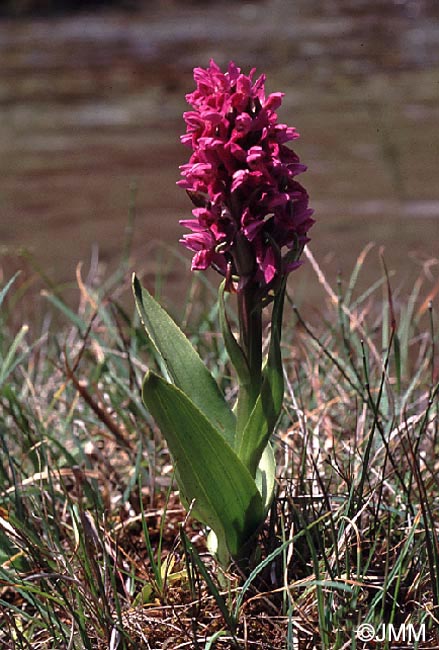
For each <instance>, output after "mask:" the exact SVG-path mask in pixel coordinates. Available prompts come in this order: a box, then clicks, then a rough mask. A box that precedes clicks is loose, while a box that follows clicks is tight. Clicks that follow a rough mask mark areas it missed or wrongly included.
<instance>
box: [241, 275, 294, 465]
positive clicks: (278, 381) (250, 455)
mask: <svg viewBox="0 0 439 650" xmlns="http://www.w3.org/2000/svg"><path fill="white" fill-rule="evenodd" d="M284 297H285V283H283V285H282V287H281V288H280V290H279V292H278V293H277V295H276V297H275V299H274V305H273V313H272V317H271V339H270V347H269V350H268V357H267V362H266V364H265V366H264V369H263V373H262V387H261V393H260V395H259V397H258V399H257V400H256V404H255V406H254V408H253V411H252V412H251V414H250V417H249V419H248V422H247V424H246V426H245V428H244V431H243V432H242V434H241V435H240V438H239V440H237V442H236V451H237V454H238V456H239V458H240V459H241V460H242V462H243V463H244V465H245V466H246V467H247V468H248V470H249V472H250V474H251V475H252V476H255V475H256V469H257V467H258V464H259V461H260V459H261V456H262V453H263V451H264V449H265V448H266V446H267V444H268V441H269V439H270V436H271V434H272V433H273V429H274V427H275V425H276V423H277V420H278V419H279V415H280V412H281V409H282V402H283V395H284V378H283V369H282V356H281V350H280V338H281V331H282V314H283V303H284Z"/></svg>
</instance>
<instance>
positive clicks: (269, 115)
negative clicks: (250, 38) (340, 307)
mask: <svg viewBox="0 0 439 650" xmlns="http://www.w3.org/2000/svg"><path fill="white" fill-rule="evenodd" d="M254 74H255V69H252V70H251V71H250V73H249V74H244V73H243V72H241V69H240V68H239V67H238V66H237V65H236V64H235V63H234V62H233V61H231V62H230V63H229V65H228V67H227V69H226V71H225V72H223V71H222V70H221V68H220V67H219V66H218V65H217V64H216V62H215V61H214V60H211V61H210V63H209V66H208V67H207V68H206V69H204V68H195V69H194V80H195V83H196V88H195V90H194V91H193V92H192V93H189V94H187V95H186V99H187V101H188V103H189V104H190V105H191V110H188V111H186V112H185V113H184V120H185V122H186V133H185V134H184V135H183V136H182V137H181V141H182V143H183V144H185V145H186V146H189V147H190V148H191V149H192V155H191V157H190V160H189V162H188V163H186V164H184V165H182V166H181V168H180V169H181V175H182V179H181V180H180V181H178V185H179V186H180V187H183V188H185V189H186V190H187V192H188V194H189V196H190V197H191V198H192V201H193V203H194V206H195V208H194V209H193V211H192V213H193V218H192V219H184V220H182V221H181V222H180V223H181V225H183V226H184V227H186V228H187V229H188V230H189V231H190V233H188V234H186V235H184V236H183V237H182V239H181V243H182V244H183V245H184V246H185V247H186V248H188V249H190V250H192V251H193V252H194V253H195V254H194V257H193V261H192V268H193V269H198V270H205V269H206V268H208V267H209V266H212V267H214V268H215V269H216V270H218V271H219V272H220V273H222V274H223V275H227V277H228V283H227V286H228V287H229V288H230V287H231V286H232V285H233V287H237V291H238V292H240V291H243V290H244V289H246V288H247V287H253V288H258V289H259V290H260V292H261V296H263V295H264V292H267V291H268V289H267V287H269V286H272V285H273V281H275V280H276V278H279V279H280V278H281V277H282V276H284V275H287V274H288V273H290V272H291V271H293V270H294V269H296V268H297V267H298V266H299V265H300V262H299V261H298V260H296V261H294V262H291V261H290V260H291V258H292V253H297V255H299V254H300V252H301V248H302V247H303V245H304V244H305V243H306V242H307V241H308V240H309V238H308V231H309V229H310V228H311V227H312V225H313V223H314V220H313V219H312V218H311V215H312V210H311V209H310V208H309V207H308V194H307V192H306V190H305V189H304V188H303V187H302V186H301V185H300V184H299V183H298V182H297V181H296V180H295V177H296V176H297V175H298V174H301V173H303V172H304V171H305V170H306V166H305V165H303V164H302V163H301V161H300V159H299V156H298V155H297V154H296V153H295V152H294V151H293V150H292V149H290V148H289V147H288V146H286V144H285V143H287V142H290V141H292V140H296V139H297V138H298V137H299V134H298V133H297V131H296V129H295V128H294V127H292V126H288V125H287V124H283V123H279V122H278V118H277V113H276V111H277V110H278V109H279V108H280V107H281V104H282V99H283V97H284V93H282V92H274V93H270V94H268V95H266V93H265V75H261V76H260V77H258V78H257V79H256V81H254V80H253V75H254ZM288 249H292V251H289V250H288ZM285 251H286V252H285ZM243 255H244V258H245V264H244V263H243V259H244V258H243ZM284 258H285V259H284ZM231 278H233V282H232V281H231Z"/></svg>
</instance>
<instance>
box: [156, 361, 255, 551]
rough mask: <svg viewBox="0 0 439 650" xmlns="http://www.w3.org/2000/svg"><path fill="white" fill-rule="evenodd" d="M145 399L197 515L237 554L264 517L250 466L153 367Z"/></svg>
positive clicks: (195, 407) (181, 484) (182, 488)
mask: <svg viewBox="0 0 439 650" xmlns="http://www.w3.org/2000/svg"><path fill="white" fill-rule="evenodd" d="M143 400H144V402H145V405H146V406H147V408H148V409H149V411H150V412H151V415H152V416H153V417H154V419H155V421H156V422H157V424H158V426H159V427H160V429H161V431H162V433H163V435H164V437H165V438H166V442H167V443H168V447H169V450H170V452H171V454H172V457H173V459H174V462H175V466H176V470H177V474H176V475H178V480H179V482H180V487H181V490H182V492H183V493H184V497H185V498H186V499H187V501H188V502H192V501H193V500H195V503H194V509H193V513H194V515H195V516H196V517H197V518H198V519H199V520H200V521H201V522H202V523H204V524H206V525H207V526H209V527H210V528H212V529H213V530H214V531H215V534H216V535H217V537H218V540H219V543H220V544H221V541H222V540H225V542H226V544H227V548H228V550H229V552H230V554H231V555H232V556H235V557H236V556H238V555H239V551H240V549H242V547H243V546H244V544H245V543H246V542H248V540H249V539H250V538H251V536H252V535H253V534H254V533H255V532H256V531H257V529H258V528H259V526H260V525H261V523H262V522H263V520H264V509H263V505H262V499H261V495H260V493H259V491H258V488H257V487H256V484H255V482H254V480H253V479H252V477H251V476H250V474H249V472H248V470H247V469H246V468H245V467H244V465H243V464H242V463H241V461H240V460H239V458H238V457H237V455H236V454H235V452H234V451H233V449H232V448H231V447H230V446H229V445H228V444H227V442H226V441H225V440H224V438H223V437H222V436H221V434H220V433H219V432H218V431H217V429H215V428H214V427H213V425H212V424H211V422H210V421H209V420H208V419H207V418H206V417H205V416H204V415H203V413H202V412H201V411H200V410H199V409H198V408H197V406H196V405H195V404H194V403H193V402H192V401H191V400H190V399H189V397H188V396H187V395H185V394H184V393H183V392H182V391H181V390H180V389H179V388H177V387H176V386H174V385H172V384H169V383H168V382H166V381H165V380H164V379H162V378H161V377H159V376H158V375H156V374H155V373H153V372H149V373H148V375H147V376H146V377H145V381H144V384H143ZM221 550H222V549H221Z"/></svg>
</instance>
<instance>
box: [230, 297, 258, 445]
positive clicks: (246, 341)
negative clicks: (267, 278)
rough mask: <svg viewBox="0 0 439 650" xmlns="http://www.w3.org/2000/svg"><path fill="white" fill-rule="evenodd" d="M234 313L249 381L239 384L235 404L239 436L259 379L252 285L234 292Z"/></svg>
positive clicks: (255, 309) (256, 319)
mask: <svg viewBox="0 0 439 650" xmlns="http://www.w3.org/2000/svg"><path fill="white" fill-rule="evenodd" d="M238 316H239V330H240V345H241V348H242V350H243V352H244V354H245V356H246V359H247V363H248V367H249V371H250V382H249V383H248V384H244V385H240V386H239V398H238V404H237V408H236V416H237V432H238V436H239V433H241V432H242V431H243V429H244V427H245V425H246V424H247V421H248V418H249V417H250V413H251V412H252V410H253V407H254V405H255V402H256V400H257V398H258V395H259V393H260V390H261V382H262V306H261V303H260V300H258V298H257V295H256V290H255V289H254V288H253V287H249V288H246V289H244V290H243V291H242V292H240V293H239V294H238Z"/></svg>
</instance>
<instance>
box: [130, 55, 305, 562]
mask: <svg viewBox="0 0 439 650" xmlns="http://www.w3.org/2000/svg"><path fill="white" fill-rule="evenodd" d="M254 74H255V70H254V69H253V70H251V72H250V73H249V75H245V74H243V73H242V72H241V70H240V68H238V67H237V66H236V65H235V64H234V63H230V64H229V66H228V68H227V70H226V71H225V72H223V71H222V70H221V69H220V68H219V67H218V65H217V64H216V63H215V62H214V61H211V62H210V65H209V67H208V68H207V69H203V68H195V70H194V79H195V82H196V89H195V91H194V92H192V93H191V94H189V95H187V96H186V99H187V101H188V103H189V104H190V105H191V106H192V109H193V110H190V111H188V112H186V113H184V119H185V122H186V125H187V129H186V133H185V134H184V135H183V136H182V138H181V140H182V142H183V143H184V144H185V145H187V146H188V147H190V148H191V150H192V154H191V157H190V160H189V162H188V163H187V164H185V165H182V167H181V173H182V180H180V181H179V183H178V184H179V185H180V186H181V187H182V188H184V189H185V190H186V192H187V194H188V195H189V197H190V199H191V201H192V203H193V210H192V214H193V218H192V219H188V220H183V221H181V224H182V225H183V226H185V227H186V228H188V229H189V230H190V233H188V234H185V235H183V237H182V239H181V243H182V244H183V245H184V246H185V247H186V248H188V249H190V250H191V251H193V252H194V256H193V259H192V270H205V269H207V268H209V267H212V268H214V269H216V271H218V272H219V273H220V274H221V275H222V276H223V281H222V282H221V285H220V288H219V297H218V300H219V315H220V325H221V330H222V335H223V339H224V344H225V347H226V350H227V353H228V355H229V357H230V360H231V362H232V364H233V366H234V368H235V370H236V375H237V381H238V388H239V391H238V398H237V401H236V403H235V404H234V406H233V408H231V406H230V405H229V403H228V402H227V401H226V399H225V398H224V396H223V395H222V393H221V392H220V390H219V388H218V385H217V384H216V382H215V380H214V378H213V377H212V375H211V373H210V372H209V370H208V369H207V368H206V366H205V364H204V362H203V361H202V359H201V358H200V356H199V355H198V353H197V352H196V350H195V349H194V347H193V346H192V344H191V343H190V342H189V340H188V339H187V338H186V337H185V335H184V334H183V333H182V331H181V330H180V329H179V328H178V326H177V325H176V324H175V323H174V321H173V320H172V319H171V318H170V316H169V315H168V314H167V313H166V312H165V311H164V310H163V309H162V307H161V306H160V305H159V304H158V303H157V302H156V301H155V300H154V298H153V297H152V296H151V295H150V294H149V293H148V292H147V291H146V290H145V289H144V288H142V287H141V285H140V283H139V281H138V279H137V278H136V277H134V280H133V288H134V295H135V300H136V304H137V308H138V311H139V314H140V317H141V320H142V322H143V324H144V327H145V329H146V332H147V335H148V336H149V338H150V340H151V342H152V343H153V345H154V346H155V348H156V351H157V352H158V354H159V356H160V358H161V360H162V365H163V368H164V369H165V372H166V375H167V376H166V378H163V377H161V376H159V375H158V374H156V373H155V372H153V371H150V372H148V373H147V375H146V377H145V380H144V384H143V400H144V403H145V405H146V407H147V408H148V410H149V411H150V413H151V414H152V416H153V417H154V419H155V421H156V423H157V425H158V426H159V428H160V430H161V432H162V434H163V435H164V437H165V439H166V441H167V444H168V447H169V450H170V453H171V455H172V458H173V461H174V465H175V475H176V479H177V482H178V485H179V489H180V495H181V498H182V500H183V502H184V503H185V505H186V506H187V507H188V508H189V507H191V513H192V516H194V517H196V518H197V519H198V520H199V521H200V522H202V523H203V524H204V525H205V526H207V527H208V528H209V529H210V531H211V532H210V533H209V536H208V546H209V548H210V549H211V550H212V551H213V552H214V553H215V554H216V556H217V558H218V560H219V562H220V563H221V564H223V565H225V566H226V565H227V564H228V562H229V561H230V557H232V558H234V559H235V560H238V561H242V560H244V559H245V558H246V557H248V556H249V554H250V549H251V545H252V543H254V539H255V536H256V535H257V532H258V530H259V529H260V527H261V525H262V524H263V522H264V520H265V517H266V515H267V512H268V509H269V508H270V505H271V502H272V499H273V494H274V485H275V460H274V455H273V451H272V448H271V445H270V438H271V436H272V433H273V431H274V429H275V426H276V423H277V421H278V419H279V416H280V412H281V408H282V402H283V393H284V380H283V368H282V358H281V347H280V341H281V327H282V314H283V305H284V296H285V287H286V280H287V277H288V275H289V273H290V272H291V271H293V270H295V269H297V268H298V267H299V266H300V264H301V262H300V259H299V258H300V255H301V252H302V250H303V247H304V245H305V244H306V242H307V241H308V231H309V229H310V228H311V226H312V224H313V223H314V221H313V219H312V216H311V215H312V210H311V209H310V208H309V207H308V194H307V192H306V190H305V189H304V188H303V187H302V185H301V184H300V183H298V182H297V180H296V176H297V175H298V174H300V173H301V172H303V171H305V169H306V167H305V166H304V165H303V164H302V163H301V162H300V160H299V157H298V156H297V154H296V153H295V152H294V151H293V150H292V149H291V148H289V147H288V146H286V143H287V142H289V141H291V140H295V139H296V138H297V137H298V133H297V132H296V130H295V129H294V128H293V127H290V126H287V125H286V124H280V123H279V122H278V118H277V113H276V110H277V109H278V108H279V106H280V105H281V102H282V97H283V94H282V93H272V94H269V95H268V96H266V94H265V76H264V75H262V76H260V77H259V78H258V79H256V80H255V81H254V80H253V76H254ZM226 292H229V293H234V294H236V297H237V305H238V320H239V336H238V337H236V336H235V334H234V332H233V330H232V327H231V324H230V320H229V317H228V314H227V310H226V304H225V293H226ZM270 304H271V305H272V309H271V328H270V343H269V347H268V354H267V358H266V359H263V354H262V349H263V345H262V344H263V325H262V323H263V320H262V317H263V310H264V309H265V308H266V307H267V306H268V305H270Z"/></svg>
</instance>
